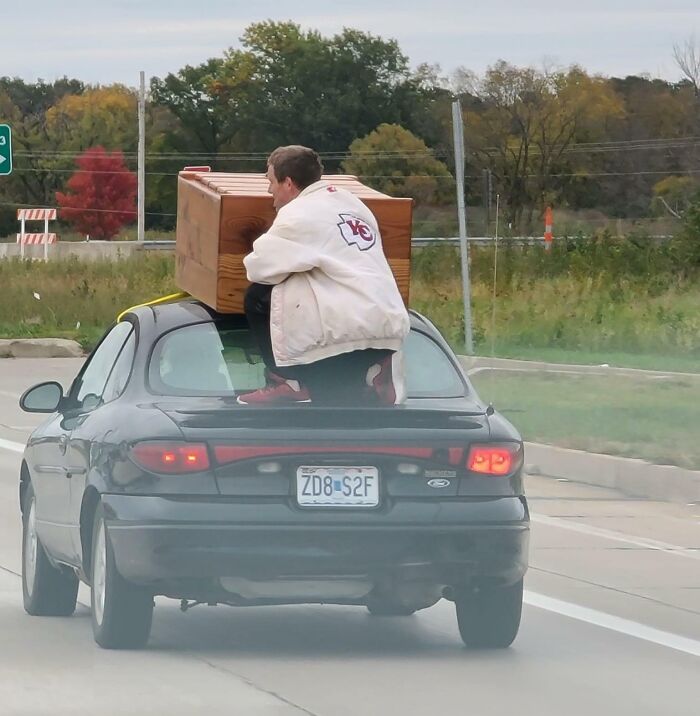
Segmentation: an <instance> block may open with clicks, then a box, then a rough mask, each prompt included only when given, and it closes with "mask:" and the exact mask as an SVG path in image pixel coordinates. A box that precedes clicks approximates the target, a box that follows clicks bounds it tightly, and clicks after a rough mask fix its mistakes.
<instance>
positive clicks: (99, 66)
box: [0, 0, 700, 86]
mask: <svg viewBox="0 0 700 716" xmlns="http://www.w3.org/2000/svg"><path fill="white" fill-rule="evenodd" d="M1 4H2V5H4V7H0V37H1V38H2V41H1V42H0V76H3V75H4V76H13V77H21V78H23V79H24V80H26V81H30V82H34V81H36V80H37V79H38V78H41V79H44V80H46V81H53V80H55V79H57V78H59V77H63V76H69V77H75V78H77V79H80V80H83V81H84V82H87V83H90V84H110V83H112V82H121V83H124V84H126V85H129V86H136V85H137V84H138V78H139V71H140V70H144V71H145V72H146V75H147V77H151V76H159V77H164V76H165V75H166V74H168V73H169V72H177V71H178V70H179V69H181V68H182V67H184V66H185V65H188V64H189V65H196V64H199V63H201V62H204V61H205V60H207V59H208V58H210V57H220V56H221V55H222V54H223V53H224V52H225V51H226V50H227V49H228V48H231V47H233V48H236V47H240V46H241V44H240V36H241V35H242V33H243V31H244V29H245V28H246V27H247V26H248V25H249V24H250V23H252V22H258V21H261V20H276V21H285V20H292V21H294V22H296V23H298V24H299V25H301V26H302V28H303V29H315V30H318V31H320V32H321V33H322V34H323V35H325V36H329V37H330V36H332V35H334V34H335V33H336V32H338V31H340V30H341V29H342V28H343V27H352V28H355V29H359V30H364V31H366V32H370V33H372V34H374V35H378V36H380V37H382V38H384V39H390V38H391V39H395V40H397V41H398V43H399V46H400V48H401V50H402V51H403V53H404V54H405V55H407V56H408V58H409V62H410V65H411V66H412V67H416V66H417V65H418V64H420V63H424V62H427V63H430V64H435V63H437V64H439V65H440V66H441V68H442V70H443V73H444V74H445V75H447V74H449V73H451V72H452V71H454V70H455V69H457V68H458V67H465V68H467V69H469V70H472V71H474V72H476V73H477V74H481V73H483V72H484V70H485V69H486V68H487V67H488V66H489V65H492V64H493V63H495V62H496V61H497V60H499V59H504V60H506V61H508V62H510V63H512V64H516V65H536V66H542V65H543V64H545V63H546V64H547V65H548V66H552V65H554V66H562V67H565V66H569V65H572V64H579V65H581V66H582V67H584V68H585V69H586V70H588V71H589V72H593V73H600V74H604V75H609V76H612V75H615V76H625V75H628V74H648V75H651V76H653V77H661V78H663V79H667V80H677V79H680V72H679V70H678V68H677V67H676V65H675V63H674V61H673V54H672V53H673V45H674V43H682V42H684V41H685V40H687V39H688V38H689V37H691V36H692V35H693V34H694V35H695V37H696V38H697V40H698V42H700V0H665V1H664V2H662V1H661V0H655V1H651V0H634V1H632V0H575V1H572V0H559V1H558V2H554V1H552V0H423V2H416V1H415V0H393V1H392V2H380V1H379V0H344V1H343V0H341V1H340V2H332V0H297V1H296V2H294V3H289V2H283V1H280V0H257V1H256V0H246V1H245V2H241V1H240V0H198V1H196V0H107V1H105V0H92V1H91V2H88V1H87V0H61V1H59V2H56V0H26V1H25V2H18V3H17V2H14V3H10V2H9V0H4V2H2V3H1ZM8 5H9V6H10V7H8Z"/></svg>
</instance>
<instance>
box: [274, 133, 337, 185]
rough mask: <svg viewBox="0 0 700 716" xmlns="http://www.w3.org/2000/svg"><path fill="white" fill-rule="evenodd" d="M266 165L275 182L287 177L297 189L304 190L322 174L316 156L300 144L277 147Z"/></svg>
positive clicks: (311, 150) (321, 165) (312, 151)
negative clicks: (272, 172) (273, 174)
mask: <svg viewBox="0 0 700 716" xmlns="http://www.w3.org/2000/svg"><path fill="white" fill-rule="evenodd" d="M267 165H268V166H271V167H272V170H273V171H274V173H275V178H276V179H277V181H284V180H285V179H286V178H287V177H289V178H290V179H291V180H292V181H293V182H294V184H296V186H297V187H298V188H299V189H306V187H307V186H310V185H311V184H313V183H314V182H317V181H318V180H319V179H320V178H321V174H323V164H322V163H321V158H320V157H319V156H318V154H317V153H316V152H315V151H314V150H313V149H309V147H302V146H301V145H300V144H290V145H289V146H287V147H277V149H275V151H274V152H272V154H270V156H269V157H268V159H267Z"/></svg>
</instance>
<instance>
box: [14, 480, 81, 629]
mask: <svg viewBox="0 0 700 716" xmlns="http://www.w3.org/2000/svg"><path fill="white" fill-rule="evenodd" d="M22 597H23V601H24V609H25V611H26V612H27V614H31V615H32V616H35V617H69V616H70V615H71V614H72V613H73V612H74V611H75V605H76V602H77V600H78V577H77V576H76V575H75V574H74V573H73V572H71V571H69V570H67V569H66V570H64V569H60V568H57V567H54V566H53V565H52V564H51V562H49V558H48V557H47V556H46V552H45V551H44V547H43V545H42V544H41V541H40V540H39V536H38V534H37V531H36V497H35V496H34V488H33V487H32V485H31V483H30V484H29V485H28V486H27V492H26V495H25V505H24V513H23V515H22Z"/></svg>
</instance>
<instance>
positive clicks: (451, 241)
mask: <svg viewBox="0 0 700 716" xmlns="http://www.w3.org/2000/svg"><path fill="white" fill-rule="evenodd" d="M566 238H571V237H565V236H555V237H554V241H561V240H562V239H566ZM645 238H648V239H650V240H654V241H666V240H668V239H671V238H673V237H672V236H648V237H645ZM495 240H496V239H495V238H494V237H493V236H469V237H467V241H468V242H469V243H470V244H491V243H493V242H494V241H495ZM499 241H507V242H508V243H512V244H517V245H521V246H523V245H535V244H544V237H542V236H512V237H510V236H509V237H500V238H499ZM440 245H444V246H459V237H458V236H432V237H424V236H416V237H414V238H412V239H411V246H415V247H416V248H421V247H424V246H440ZM143 248H144V249H145V250H146V251H172V250H174V248H175V242H174V241H172V240H169V239H163V240H158V239H156V240H152V241H144V242H143Z"/></svg>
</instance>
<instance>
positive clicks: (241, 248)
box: [175, 170, 413, 313]
mask: <svg viewBox="0 0 700 716" xmlns="http://www.w3.org/2000/svg"><path fill="white" fill-rule="evenodd" d="M323 178H324V179H326V180H328V181H330V182H332V183H333V184H336V185H337V186H338V187H342V188H344V189H348V190H349V191H351V192H352V193H353V194H355V195H357V196H358V197H359V198H360V199H361V200H362V201H363V202H364V203H365V204H366V205H367V206H368V207H369V209H370V210H371V211H372V213H373V214H374V215H375V216H376V218H377V221H378V222H379V231H380V232H381V235H382V242H383V245H384V253H385V254H386V257H387V259H388V260H389V264H390V265H391V268H392V271H393V272H394V276H395V277H396V282H397V284H398V286H399V290H400V291H401V295H402V297H403V299H404V301H405V302H406V304H408V291H409V279H410V259H411V219H412V207H413V200H412V199H397V198H393V197H390V196H387V195H386V194H382V193H381V192H378V191H375V190H374V189H370V188H369V187H367V186H365V185H364V184H362V183H361V182H359V181H358V180H357V178H356V177H353V176H347V175H337V176H334V175H329V176H324V177H323ZM267 187H268V181H267V179H266V178H265V176H264V175H263V174H225V173H216V172H207V171H188V170H185V171H182V172H180V175H179V178H178V192H177V232H176V233H177V235H176V238H177V241H176V250H175V253H176V274H175V277H176V281H177V285H178V286H179V288H180V289H181V290H183V291H187V292H188V293H189V294H191V295H192V296H194V297H195V298H197V299H199V300H200V301H202V302H204V303H206V304H207V305H209V306H211V307H212V308H214V309H216V310H217V311H220V312H221V313H242V312H243V296H244V294H245V290H246V288H247V287H248V280H247V279H246V272H245V267H244V266H243V258H244V257H245V256H246V255H247V254H248V253H250V251H251V248H252V245H253V241H255V239H257V238H258V236H260V235H261V234H263V233H264V232H265V231H267V229H268V228H269V227H270V225H271V224H272V221H273V220H274V218H275V210H274V207H273V205H272V197H271V196H270V194H268V193H267Z"/></svg>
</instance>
